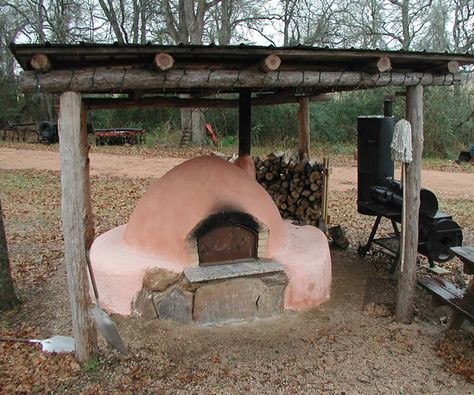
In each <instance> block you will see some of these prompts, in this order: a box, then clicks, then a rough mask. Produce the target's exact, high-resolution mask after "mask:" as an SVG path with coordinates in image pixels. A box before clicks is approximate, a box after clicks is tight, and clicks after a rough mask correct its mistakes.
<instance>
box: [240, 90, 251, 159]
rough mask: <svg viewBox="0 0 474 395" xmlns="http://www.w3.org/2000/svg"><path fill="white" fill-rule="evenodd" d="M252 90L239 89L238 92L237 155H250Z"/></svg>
mask: <svg viewBox="0 0 474 395" xmlns="http://www.w3.org/2000/svg"><path fill="white" fill-rule="evenodd" d="M251 125H252V91H251V90H250V89H241V90H240V93H239V156H242V155H250V147H251V135H252V126H251Z"/></svg>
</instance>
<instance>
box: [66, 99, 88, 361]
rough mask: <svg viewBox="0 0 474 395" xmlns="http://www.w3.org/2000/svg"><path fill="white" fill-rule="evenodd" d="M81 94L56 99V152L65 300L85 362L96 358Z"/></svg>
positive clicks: (79, 356)
mask: <svg viewBox="0 0 474 395" xmlns="http://www.w3.org/2000/svg"><path fill="white" fill-rule="evenodd" d="M84 113H85V111H83V110H81V95H80V94H79V93H75V92H65V93H63V94H62V95H61V97H60V116H59V121H58V126H59V137H60V144H59V152H60V157H61V191H62V196H61V217H62V221H63V233H64V258H65V261H66V268H67V277H68V288H69V301H70V303H71V312H72V328H73V334H74V343H75V352H76V359H77V360H78V361H79V362H81V363H84V362H87V361H89V360H91V359H93V358H95V357H96V356H97V334H96V330H95V326H94V323H93V320H92V316H91V314H90V310H91V307H92V302H91V298H90V292H89V275H88V272H87V261H86V253H87V252H86V249H87V248H88V247H89V244H90V243H91V242H92V240H91V237H93V233H92V234H91V233H90V232H91V216H90V186H89V174H88V173H89V160H88V143H87V127H86V126H85V125H83V123H84V121H85V116H84Z"/></svg>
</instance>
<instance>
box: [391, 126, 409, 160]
mask: <svg viewBox="0 0 474 395" xmlns="http://www.w3.org/2000/svg"><path fill="white" fill-rule="evenodd" d="M390 149H391V152H392V160H393V161H398V162H402V163H411V162H412V161H413V157H412V146H411V125H410V122H408V121H407V120H406V119H400V120H399V121H398V122H397V123H396V124H395V129H394V131H393V139H392V144H390Z"/></svg>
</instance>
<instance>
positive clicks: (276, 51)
mask: <svg viewBox="0 0 474 395" xmlns="http://www.w3.org/2000/svg"><path fill="white" fill-rule="evenodd" d="M10 48H11V51H12V52H13V54H14V56H15V58H16V59H17V60H18V62H19V64H20V65H21V67H22V68H23V70H24V72H23V75H22V80H21V84H20V86H21V89H22V90H23V91H24V92H35V91H40V90H41V91H42V92H49V93H62V92H65V91H75V92H81V93H82V94H100V95H103V94H118V93H121V94H126V95H128V96H127V97H123V96H121V97H117V96H114V97H113V99H114V100H113V103H111V102H110V101H109V102H104V100H103V98H101V99H96V100H95V101H93V100H92V99H91V100H90V101H89V103H88V105H90V108H110V107H111V106H112V107H113V106H115V105H117V104H120V105H121V106H174V107H179V106H188V107H189V106H193V107H196V106H197V107H199V106H201V107H212V106H228V107H232V106H235V105H237V104H238V103H236V102H235V101H225V102H223V101H222V100H217V101H216V100H213V99H206V98H205V97H206V96H208V97H209V96H215V95H216V94H217V95H219V94H224V93H233V92H238V91H239V90H240V89H250V90H251V91H253V92H256V93H257V92H258V94H259V95H264V97H261V98H256V97H255V95H254V98H255V99H256V100H253V101H252V104H253V105H259V104H260V105H268V104H277V103H284V102H294V101H298V100H299V98H300V97H301V96H309V97H311V98H312V99H313V100H317V99H319V100H320V99H321V96H320V95H321V94H324V93H329V92H336V91H345V90H354V89H368V88H375V87H383V86H413V85H454V84H459V83H461V78H460V74H459V72H458V71H459V67H460V66H463V65H469V64H474V54H470V53H465V54H451V53H430V52H407V51H381V50H366V49H353V48H351V49H330V48H316V47H308V46H296V47H274V46H269V47H263V46H248V45H236V46H235V45H233V46H232V45H231V46H216V45H207V46H204V45H174V46H163V45H152V44H144V45H135V44H89V43H81V44H68V45H66V44H48V43H46V44H41V45H39V44H11V45H10ZM163 60H164V63H160V62H161V61H163ZM182 93H189V94H192V95H193V97H192V98H191V99H192V100H188V99H182V98H181V99H177V98H170V97H169V96H170V95H176V94H182ZM156 95H161V96H156ZM257 99H258V100H257ZM260 99H261V100H260ZM259 100H260V101H259Z"/></svg>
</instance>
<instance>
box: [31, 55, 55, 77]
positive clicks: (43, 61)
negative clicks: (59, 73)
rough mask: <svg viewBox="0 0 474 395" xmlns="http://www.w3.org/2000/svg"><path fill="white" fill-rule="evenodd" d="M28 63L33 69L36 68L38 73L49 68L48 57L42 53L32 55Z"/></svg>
mask: <svg viewBox="0 0 474 395" xmlns="http://www.w3.org/2000/svg"><path fill="white" fill-rule="evenodd" d="M30 65H31V67H32V68H33V70H37V71H39V72H40V73H45V72H47V71H49V70H51V62H50V61H49V58H48V57H47V56H46V55H45V54H43V53H37V54H35V55H33V57H32V58H31V61H30Z"/></svg>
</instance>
